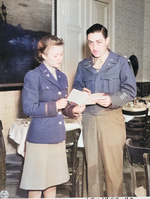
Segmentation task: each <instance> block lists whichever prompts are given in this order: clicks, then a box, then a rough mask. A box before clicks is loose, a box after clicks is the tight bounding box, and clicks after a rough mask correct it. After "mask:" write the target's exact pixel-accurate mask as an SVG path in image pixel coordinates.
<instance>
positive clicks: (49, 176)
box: [20, 141, 69, 190]
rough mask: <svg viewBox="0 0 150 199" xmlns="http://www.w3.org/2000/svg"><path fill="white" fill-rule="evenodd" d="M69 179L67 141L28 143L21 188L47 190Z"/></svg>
mask: <svg viewBox="0 0 150 199" xmlns="http://www.w3.org/2000/svg"><path fill="white" fill-rule="evenodd" d="M68 180H69V173H68V165H67V158H66V147H65V141H63V142H62V143H58V144H34V143H29V142H27V143H26V154H25V162H24V168H23V174H22V179H21V184H20V188H22V189H26V190H45V189H47V188H48V187H51V186H55V185H58V184H62V183H65V182H67V181H68Z"/></svg>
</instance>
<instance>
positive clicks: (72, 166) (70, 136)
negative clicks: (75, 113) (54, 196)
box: [57, 128, 81, 197]
mask: <svg viewBox="0 0 150 199" xmlns="http://www.w3.org/2000/svg"><path fill="white" fill-rule="evenodd" d="M80 133H81V129H80V128H77V129H73V130H70V131H66V153H67V161H68V170H69V175H70V179H69V181H68V182H66V183H64V184H61V185H59V186H57V187H58V188H60V187H62V188H66V189H68V190H69V192H70V197H77V196H78V194H77V193H78V192H79V191H78V190H79V183H78V181H79V180H78V179H77V170H78V166H79V157H77V150H78V140H79V136H80Z"/></svg>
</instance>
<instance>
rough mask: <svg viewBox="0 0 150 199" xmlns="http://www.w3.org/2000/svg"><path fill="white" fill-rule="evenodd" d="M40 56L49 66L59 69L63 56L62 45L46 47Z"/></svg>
mask: <svg viewBox="0 0 150 199" xmlns="http://www.w3.org/2000/svg"><path fill="white" fill-rule="evenodd" d="M42 56H43V58H44V60H46V62H47V63H48V65H49V66H51V67H56V68H58V69H59V68H60V64H61V61H62V58H63V45H61V46H50V47H48V48H47V49H46V50H45V52H44V54H42Z"/></svg>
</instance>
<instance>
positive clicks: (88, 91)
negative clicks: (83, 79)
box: [82, 88, 91, 95]
mask: <svg viewBox="0 0 150 199" xmlns="http://www.w3.org/2000/svg"><path fill="white" fill-rule="evenodd" d="M82 91H83V92H86V93H88V94H89V95H91V91H90V90H89V89H88V88H83V90H82Z"/></svg>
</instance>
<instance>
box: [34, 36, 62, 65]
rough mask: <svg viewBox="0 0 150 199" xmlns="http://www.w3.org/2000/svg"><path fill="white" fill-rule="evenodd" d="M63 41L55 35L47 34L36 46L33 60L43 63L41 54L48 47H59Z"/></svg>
mask: <svg viewBox="0 0 150 199" xmlns="http://www.w3.org/2000/svg"><path fill="white" fill-rule="evenodd" d="M63 44H64V42H63V39H59V38H58V37H57V36H55V35H51V34H48V35H46V36H45V37H43V38H42V39H41V40H40V41H39V42H38V45H37V51H36V54H35V59H36V60H37V61H38V62H39V63H41V62H43V60H44V59H43V57H42V54H44V52H45V50H46V49H47V48H48V47H50V46H61V45H63Z"/></svg>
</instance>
